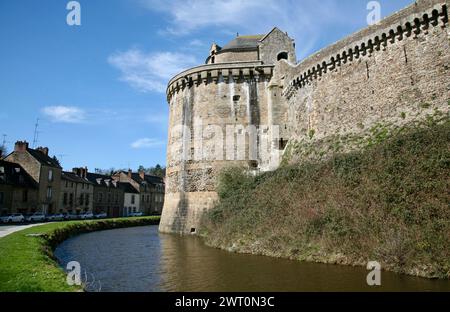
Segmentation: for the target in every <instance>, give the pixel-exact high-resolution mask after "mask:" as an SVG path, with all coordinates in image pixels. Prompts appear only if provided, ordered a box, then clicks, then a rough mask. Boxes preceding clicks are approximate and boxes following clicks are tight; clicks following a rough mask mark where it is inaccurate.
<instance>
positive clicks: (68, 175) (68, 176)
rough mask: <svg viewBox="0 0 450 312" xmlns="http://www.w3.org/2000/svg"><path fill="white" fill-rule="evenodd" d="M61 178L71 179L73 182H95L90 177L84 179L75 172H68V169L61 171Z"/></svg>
mask: <svg viewBox="0 0 450 312" xmlns="http://www.w3.org/2000/svg"><path fill="white" fill-rule="evenodd" d="M61 179H63V180H67V181H71V182H76V183H88V184H93V183H92V182H91V181H89V180H88V179H84V178H82V177H80V176H77V175H76V174H75V173H73V172H68V171H63V172H62V173H61Z"/></svg>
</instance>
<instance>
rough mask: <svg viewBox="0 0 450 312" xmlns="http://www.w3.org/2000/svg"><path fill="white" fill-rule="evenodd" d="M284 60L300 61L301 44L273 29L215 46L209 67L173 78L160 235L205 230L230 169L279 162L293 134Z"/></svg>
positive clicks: (256, 167)
mask: <svg viewBox="0 0 450 312" xmlns="http://www.w3.org/2000/svg"><path fill="white" fill-rule="evenodd" d="M280 61H287V62H290V63H295V62H296V57H295V44H294V41H293V40H292V39H290V38H289V37H288V35H287V34H286V33H284V32H282V31H280V30H279V29H278V28H274V29H273V30H272V31H271V32H270V33H268V34H267V35H257V36H238V37H237V38H235V39H234V40H232V41H231V42H230V43H228V44H227V45H226V46H224V47H223V48H221V47H220V46H218V45H217V44H213V45H212V47H211V49H210V55H209V56H208V58H207V59H206V62H205V65H202V66H198V67H194V68H191V69H189V70H186V71H184V72H182V73H180V74H178V75H176V76H175V77H174V78H172V79H171V80H170V82H169V85H168V88H167V101H168V103H169V107H170V112H169V138H168V149H167V172H166V195H165V203H164V209H163V214H162V219H161V224H160V227H159V229H160V231H161V232H166V233H179V234H189V233H196V232H197V231H198V227H199V223H200V219H201V216H202V214H203V213H204V212H205V211H207V210H208V209H210V208H211V207H212V206H213V205H214V202H215V201H216V200H217V193H216V180H217V176H218V174H219V172H220V170H222V169H223V168H224V167H226V166H230V165H240V166H245V167H246V168H248V169H249V170H255V171H258V170H270V169H273V168H274V167H276V166H277V165H278V162H277V158H278V157H279V155H280V152H281V151H282V150H283V148H284V146H285V144H286V139H285V138H286V137H287V136H286V134H285V133H284V131H285V128H286V126H285V125H286V111H287V110H286V107H285V105H284V103H282V101H281V99H282V96H281V89H280V88H281V85H282V83H281V82H280V81H279V79H275V77H274V70H275V67H276V64H277V62H280ZM275 72H276V70H275ZM283 137H284V138H283Z"/></svg>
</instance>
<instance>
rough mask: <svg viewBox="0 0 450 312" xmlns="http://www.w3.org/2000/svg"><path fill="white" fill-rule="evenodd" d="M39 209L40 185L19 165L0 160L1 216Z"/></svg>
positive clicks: (26, 212) (29, 212) (28, 212)
mask: <svg viewBox="0 0 450 312" xmlns="http://www.w3.org/2000/svg"><path fill="white" fill-rule="evenodd" d="M37 209H38V185H37V183H36V182H35V181H34V180H33V178H32V177H31V176H30V175H29V174H28V173H27V172H26V171H25V169H23V168H22V167H21V166H20V165H19V164H15V163H11V162H8V161H4V160H0V215H6V214H10V213H22V214H31V213H34V212H36V210H37Z"/></svg>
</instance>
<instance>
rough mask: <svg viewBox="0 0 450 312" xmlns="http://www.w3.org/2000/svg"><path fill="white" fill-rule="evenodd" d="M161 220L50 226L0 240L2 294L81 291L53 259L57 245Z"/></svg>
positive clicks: (155, 218) (0, 290) (145, 219)
mask: <svg viewBox="0 0 450 312" xmlns="http://www.w3.org/2000/svg"><path fill="white" fill-rule="evenodd" d="M159 219H160V217H139V218H123V219H107V220H98V221H97V220H93V221H69V222H58V223H49V224H46V225H42V226H36V227H33V228H29V229H26V230H23V231H20V232H16V233H13V234H11V235H8V236H6V237H3V238H0V292H5V291H6V292H39V291H40V292H66V291H81V290H82V289H81V287H73V286H68V285H67V283H66V274H65V272H64V271H63V270H62V269H61V268H60V267H59V266H58V264H57V262H56V259H55V258H54V256H53V250H54V249H55V248H56V246H58V245H59V244H60V243H62V242H63V241H64V240H66V239H68V238H70V237H72V236H75V235H78V234H82V233H88V232H94V231H101V230H109V229H118V228H126V227H135V226H144V225H152V224H158V223H159ZM30 234H31V235H32V236H30Z"/></svg>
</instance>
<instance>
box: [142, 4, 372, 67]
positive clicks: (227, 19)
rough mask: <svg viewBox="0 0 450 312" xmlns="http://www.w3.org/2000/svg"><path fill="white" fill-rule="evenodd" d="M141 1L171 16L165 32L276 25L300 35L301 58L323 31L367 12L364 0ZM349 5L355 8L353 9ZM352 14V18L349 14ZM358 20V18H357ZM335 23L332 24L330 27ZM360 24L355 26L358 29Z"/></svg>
mask: <svg viewBox="0 0 450 312" xmlns="http://www.w3.org/2000/svg"><path fill="white" fill-rule="evenodd" d="M140 2H141V5H142V6H143V7H144V8H146V9H148V10H151V11H157V12H161V13H163V14H165V15H166V16H167V17H168V19H167V20H168V26H167V27H166V28H165V32H166V33H169V34H172V35H174V36H181V35H188V34H191V33H193V32H195V31H197V30H205V29H207V30H208V31H209V32H212V31H219V32H222V33H227V34H236V33H237V32H239V33H240V34H261V33H267V32H268V31H270V30H271V29H272V28H273V27H274V26H277V27H279V28H280V29H282V30H284V31H287V32H288V33H289V35H290V36H291V37H293V38H294V39H296V42H297V50H298V51H297V53H298V57H299V58H303V57H305V56H306V55H308V54H310V53H311V52H312V50H313V49H314V48H315V47H316V46H317V43H318V41H319V39H320V38H321V37H323V34H325V33H327V32H329V31H330V29H335V28H336V27H337V26H339V25H346V26H348V25H352V23H355V22H354V21H355V16H353V15H352V14H355V11H357V12H360V16H361V20H365V16H366V14H367V12H366V11H365V10H366V4H365V2H364V1H361V0H360V1H355V2H353V1H351V2H346V3H343V2H342V1H341V0H339V1H337V0H322V1H316V0H314V1H298V0H264V1H261V0H172V1H163V0H140ZM349 8H353V9H352V10H349ZM350 16H351V17H352V18H349V17H350ZM356 23H357V22H356ZM330 27H332V28H330ZM356 29H357V27H356V26H355V30H356Z"/></svg>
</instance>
